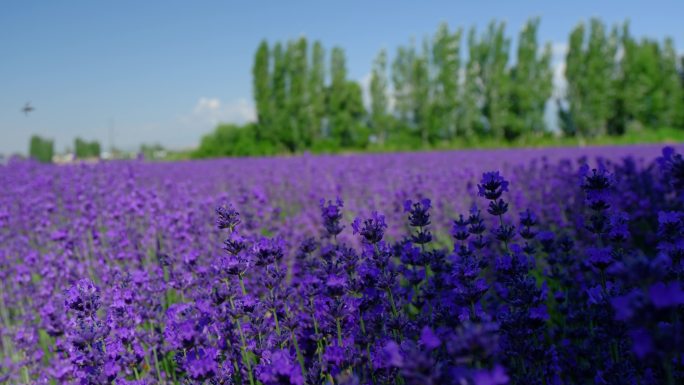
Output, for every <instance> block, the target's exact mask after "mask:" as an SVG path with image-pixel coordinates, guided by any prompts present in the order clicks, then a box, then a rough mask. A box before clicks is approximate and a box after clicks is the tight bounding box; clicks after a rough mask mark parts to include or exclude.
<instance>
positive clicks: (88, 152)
mask: <svg viewBox="0 0 684 385" xmlns="http://www.w3.org/2000/svg"><path fill="white" fill-rule="evenodd" d="M67 152H71V151H69V150H67ZM101 152H102V148H101V146H100V142H98V141H96V140H94V141H91V142H89V141H86V140H83V139H81V138H76V139H74V148H73V154H74V157H75V158H77V159H89V158H90V159H92V158H99V157H100V155H101ZM54 155H55V141H54V140H52V139H48V138H43V137H41V136H39V135H33V136H31V139H30V141H29V156H30V157H31V158H33V159H35V160H37V161H39V162H43V163H51V162H52V159H53V157H54Z"/></svg>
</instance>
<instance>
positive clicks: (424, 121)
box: [411, 42, 432, 146]
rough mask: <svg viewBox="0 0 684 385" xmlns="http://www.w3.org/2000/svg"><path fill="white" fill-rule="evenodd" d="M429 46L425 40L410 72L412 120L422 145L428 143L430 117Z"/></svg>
mask: <svg viewBox="0 0 684 385" xmlns="http://www.w3.org/2000/svg"><path fill="white" fill-rule="evenodd" d="M429 52H430V48H429V46H428V44H427V42H425V43H424V44H423V52H422V54H421V55H419V56H416V60H414V61H413V71H412V72H411V75H412V76H411V83H412V84H411V100H412V104H413V121H414V124H415V126H416V127H417V128H418V130H419V132H420V139H421V142H422V144H423V146H427V145H428V144H429V143H430V136H431V135H430V131H431V128H432V127H431V126H432V124H431V123H432V119H431V118H430V113H431V111H430V107H431V104H432V101H431V95H430V91H431V87H430V85H431V79H430V62H429V56H428V53H429Z"/></svg>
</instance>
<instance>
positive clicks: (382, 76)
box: [370, 49, 389, 144]
mask: <svg viewBox="0 0 684 385" xmlns="http://www.w3.org/2000/svg"><path fill="white" fill-rule="evenodd" d="M370 96H371V103H370V109H371V111H370V126H371V127H370V128H371V132H372V133H373V135H375V137H376V138H377V140H378V142H379V143H380V144H383V143H385V141H386V140H387V132H388V127H387V125H388V124H389V120H388V116H387V114H388V103H389V100H388V97H387V53H386V52H385V50H384V49H383V50H380V52H379V53H378V56H377V57H376V58H375V61H373V71H372V73H371V81H370Z"/></svg>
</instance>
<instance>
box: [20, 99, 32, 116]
mask: <svg viewBox="0 0 684 385" xmlns="http://www.w3.org/2000/svg"><path fill="white" fill-rule="evenodd" d="M21 110H22V111H23V112H24V115H26V116H28V114H29V112H31V111H33V110H35V108H34V107H33V106H32V105H31V102H26V105H24V108H22V109H21Z"/></svg>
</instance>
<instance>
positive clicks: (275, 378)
mask: <svg viewBox="0 0 684 385" xmlns="http://www.w3.org/2000/svg"><path fill="white" fill-rule="evenodd" d="M682 150H683V149H682V147H681V146H675V148H666V149H663V148H662V147H661V146H629V147H592V148H555V149H544V150H523V149H518V150H488V151H458V152H430V153H405V154H383V155H348V156H314V155H304V156H294V157H281V158H277V157H276V158H242V159H218V160H205V161H191V162H190V161H188V162H175V163H172V162H158V163H156V162H145V161H111V162H100V163H97V164H77V165H65V166H56V165H45V164H40V163H37V162H33V161H20V160H12V161H10V162H9V163H8V164H6V165H4V166H0V347H1V349H0V384H137V385H142V384H249V385H254V384H264V385H272V384H312V385H313V384H340V385H341V384H454V385H456V384H458V385H462V384H471V385H498V384H526V385H527V384H594V383H595V384H678V383H679V384H681V383H684V334H683V333H684V306H683V305H684V289H683V282H684V276H683V275H682V270H683V266H682V256H683V255H684V160H683V159H682V156H681V155H680V154H682V152H683V151H682Z"/></svg>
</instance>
